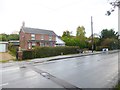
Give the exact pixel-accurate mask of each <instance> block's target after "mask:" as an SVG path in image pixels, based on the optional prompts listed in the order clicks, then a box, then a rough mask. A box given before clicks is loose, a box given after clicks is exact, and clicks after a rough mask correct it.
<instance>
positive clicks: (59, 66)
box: [0, 53, 118, 88]
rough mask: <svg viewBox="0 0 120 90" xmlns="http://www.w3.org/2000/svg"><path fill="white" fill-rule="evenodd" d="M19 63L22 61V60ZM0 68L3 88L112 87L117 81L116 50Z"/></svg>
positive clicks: (0, 84) (0, 85)
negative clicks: (108, 52)
mask: <svg viewBox="0 0 120 90" xmlns="http://www.w3.org/2000/svg"><path fill="white" fill-rule="evenodd" d="M21 65H22V64H21ZM24 65H25V68H24V67H23V68H20V65H19V64H17V65H15V66H11V67H5V68H2V70H1V71H0V72H1V73H0V76H2V83H0V87H2V88H111V87H113V85H115V84H116V82H117V81H118V53H112V54H107V53H103V54H97V55H89V56H83V57H76V58H75V57H74V58H68V59H61V60H56V61H49V62H44V63H36V64H32V63H28V62H26V63H24Z"/></svg>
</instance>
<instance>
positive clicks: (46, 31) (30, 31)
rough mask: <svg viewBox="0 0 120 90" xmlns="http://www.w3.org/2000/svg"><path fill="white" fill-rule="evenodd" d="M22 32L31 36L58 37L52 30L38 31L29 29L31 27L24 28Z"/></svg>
mask: <svg viewBox="0 0 120 90" xmlns="http://www.w3.org/2000/svg"><path fill="white" fill-rule="evenodd" d="M22 30H23V31H24V32H25V33H31V34H48V35H56V34H55V33H54V32H53V31H51V30H45V29H37V28H29V27H23V28H22Z"/></svg>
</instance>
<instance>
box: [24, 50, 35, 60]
mask: <svg viewBox="0 0 120 90" xmlns="http://www.w3.org/2000/svg"><path fill="white" fill-rule="evenodd" d="M34 56H35V54H34V51H33V50H25V51H23V58H22V59H33V58H34Z"/></svg>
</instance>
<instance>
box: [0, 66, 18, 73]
mask: <svg viewBox="0 0 120 90" xmlns="http://www.w3.org/2000/svg"><path fill="white" fill-rule="evenodd" d="M18 69H19V67H18V68H11V69H3V70H0V72H5V71H12V70H18Z"/></svg>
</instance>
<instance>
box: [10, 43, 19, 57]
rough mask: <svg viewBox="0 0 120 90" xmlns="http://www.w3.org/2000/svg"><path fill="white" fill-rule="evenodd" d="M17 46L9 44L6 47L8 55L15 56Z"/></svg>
mask: <svg viewBox="0 0 120 90" xmlns="http://www.w3.org/2000/svg"><path fill="white" fill-rule="evenodd" d="M17 48H18V46H14V45H13V44H11V43H10V44H9V45H8V50H9V51H10V53H11V54H12V55H13V56H15V55H16V50H17Z"/></svg>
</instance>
